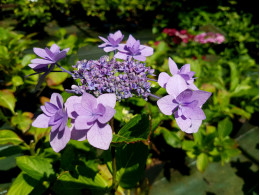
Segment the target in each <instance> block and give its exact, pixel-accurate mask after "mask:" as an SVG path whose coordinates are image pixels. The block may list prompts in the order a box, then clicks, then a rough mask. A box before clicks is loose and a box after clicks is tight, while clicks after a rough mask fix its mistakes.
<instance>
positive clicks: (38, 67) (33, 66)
mask: <svg viewBox="0 0 260 195" xmlns="http://www.w3.org/2000/svg"><path fill="white" fill-rule="evenodd" d="M48 65H49V64H29V65H28V66H29V67H31V68H32V69H34V70H35V71H36V70H39V69H42V68H48Z"/></svg>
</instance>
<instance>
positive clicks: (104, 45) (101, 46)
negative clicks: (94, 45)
mask: <svg viewBox="0 0 260 195" xmlns="http://www.w3.org/2000/svg"><path fill="white" fill-rule="evenodd" d="M109 45H110V44H108V43H102V44H101V45H99V46H98V47H100V48H103V47H107V46H109Z"/></svg>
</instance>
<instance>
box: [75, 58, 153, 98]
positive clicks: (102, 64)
mask: <svg viewBox="0 0 260 195" xmlns="http://www.w3.org/2000/svg"><path fill="white" fill-rule="evenodd" d="M73 68H75V70H74V76H73V77H74V79H80V82H81V86H79V88H81V89H82V90H85V91H86V92H88V93H91V94H93V95H95V96H96V97H98V96H100V95H102V94H104V93H115V94H116V98H117V100H119V101H120V100H122V99H126V98H129V97H133V96H139V97H142V98H144V99H145V100H147V97H148V95H149V94H150V88H151V83H150V82H148V81H147V76H148V75H153V72H154V70H153V69H151V68H150V67H145V64H144V63H141V62H139V61H134V60H124V61H116V59H115V58H112V59H111V60H109V58H108V56H103V57H101V58H100V59H99V60H81V61H78V62H77V64H76V65H75V66H73ZM77 91H79V90H77Z"/></svg>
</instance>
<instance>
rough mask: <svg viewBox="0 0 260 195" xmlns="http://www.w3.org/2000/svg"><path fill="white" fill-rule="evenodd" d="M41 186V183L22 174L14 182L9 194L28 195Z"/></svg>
mask: <svg viewBox="0 0 260 195" xmlns="http://www.w3.org/2000/svg"><path fill="white" fill-rule="evenodd" d="M38 184H39V181H37V180H35V179H33V178H31V177H30V176H28V175H27V174H26V173H24V172H21V173H20V174H19V175H18V177H17V178H16V179H15V180H14V182H13V184H12V186H11V188H10V189H9V190H8V194H10V195H12V194H17V195H22V194H23V195H27V194H30V192H31V191H32V190H33V189H34V188H35V187H36V186H37V185H38Z"/></svg>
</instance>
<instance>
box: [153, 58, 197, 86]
mask: <svg viewBox="0 0 260 195" xmlns="http://www.w3.org/2000/svg"><path fill="white" fill-rule="evenodd" d="M168 63H169V69H170V72H171V74H172V76H174V75H176V74H178V75H180V76H181V77H182V78H183V79H184V80H185V81H186V83H187V85H188V88H190V89H193V90H198V88H197V87H196V86H195V84H194V83H193V82H194V80H195V79H194V78H192V77H193V76H194V74H195V72H192V71H190V65H189V64H185V65H183V66H182V67H181V69H180V70H179V69H178V66H177V65H176V63H175V62H174V61H173V60H172V59H171V58H169V62H168ZM170 78H171V76H170V75H168V74H167V73H166V72H162V73H160V74H159V77H158V84H159V85H160V86H161V87H163V88H165V87H166V84H167V83H168V81H169V79H170Z"/></svg>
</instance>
